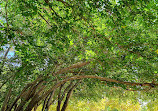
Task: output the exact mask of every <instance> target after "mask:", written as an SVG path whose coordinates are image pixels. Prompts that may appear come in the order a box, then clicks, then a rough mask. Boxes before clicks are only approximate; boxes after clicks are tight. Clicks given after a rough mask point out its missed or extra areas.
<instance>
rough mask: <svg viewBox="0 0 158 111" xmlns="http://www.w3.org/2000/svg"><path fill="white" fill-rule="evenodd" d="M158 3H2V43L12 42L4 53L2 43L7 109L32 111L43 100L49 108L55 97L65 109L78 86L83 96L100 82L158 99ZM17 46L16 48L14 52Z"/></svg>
mask: <svg viewBox="0 0 158 111" xmlns="http://www.w3.org/2000/svg"><path fill="white" fill-rule="evenodd" d="M156 4H157V2H156V1H155V0H144V1H142V0H137V1H126V0H120V1H117V0H116V1H115V0H111V1H109V0H105V1H104V0H85V1H80V0H78V1H76V0H75V1H72V0H53V1H50V0H14V1H13V0H6V1H4V2H1V6H0V8H1V23H0V29H1V33H0V36H1V37H0V43H1V46H3V47H4V46H6V45H8V46H9V47H8V49H7V50H6V51H4V48H1V52H4V53H3V54H1V55H2V56H1V66H0V68H1V69H0V77H1V78H0V84H1V86H0V88H1V106H2V107H1V109H2V111H11V110H15V111H20V110H24V111H31V110H32V109H33V108H34V110H36V108H37V106H38V105H39V104H42V105H43V109H42V110H43V111H44V110H48V109H49V106H50V105H51V104H53V103H54V102H55V101H58V105H57V111H60V110H61V111H65V109H66V107H67V105H68V101H69V98H70V95H71V93H72V92H74V95H76V96H77V97H81V96H82V93H84V92H82V91H83V90H84V91H85V90H86V93H87V96H86V97H88V96H90V97H92V95H91V91H92V90H95V87H96V86H97V87H98V89H99V88H103V89H108V90H109V89H110V90H112V89H115V88H116V87H117V88H121V91H122V92H123V91H125V90H129V91H138V93H137V95H141V96H143V99H146V100H147V99H151V98H152V99H157V95H156V93H157V92H158V90H157V86H158V83H157V79H158V72H157V67H158V62H157V60H158V54H157V50H158V45H157V41H158V39H157V22H158V21H157V16H158V15H157V11H158V10H157V6H156ZM11 48H14V53H15V54H14V56H13V57H10V58H9V57H7V55H8V53H9V50H10V49H11ZM122 89H124V90H122ZM108 90H106V92H108ZM115 91H116V90H114V92H115ZM104 92H105V91H104ZM114 92H113V93H114ZM118 92H119V91H118ZM98 93H99V92H98ZM110 93H111V92H109V94H110ZM80 94H81V95H80ZM99 94H100V93H99ZM116 95H119V93H118V94H116ZM95 96H96V95H94V96H93V97H95ZM98 96H100V97H101V94H100V95H98ZM147 96H148V98H147ZM150 97H151V98H150ZM62 101H64V103H63V106H61V103H62ZM2 103H3V104H2Z"/></svg>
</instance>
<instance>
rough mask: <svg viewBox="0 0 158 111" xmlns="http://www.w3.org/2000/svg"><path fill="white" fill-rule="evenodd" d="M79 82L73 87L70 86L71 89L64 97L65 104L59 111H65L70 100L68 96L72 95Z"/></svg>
mask: <svg viewBox="0 0 158 111" xmlns="http://www.w3.org/2000/svg"><path fill="white" fill-rule="evenodd" d="M79 82H80V81H78V82H77V83H76V84H75V85H74V86H72V88H71V89H70V90H69V92H68V93H67V96H66V99H65V102H64V104H63V107H62V109H61V111H65V110H66V108H67V105H68V102H69V99H70V96H71V93H72V91H73V89H74V88H75V87H76V86H77V85H78V83H79Z"/></svg>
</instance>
